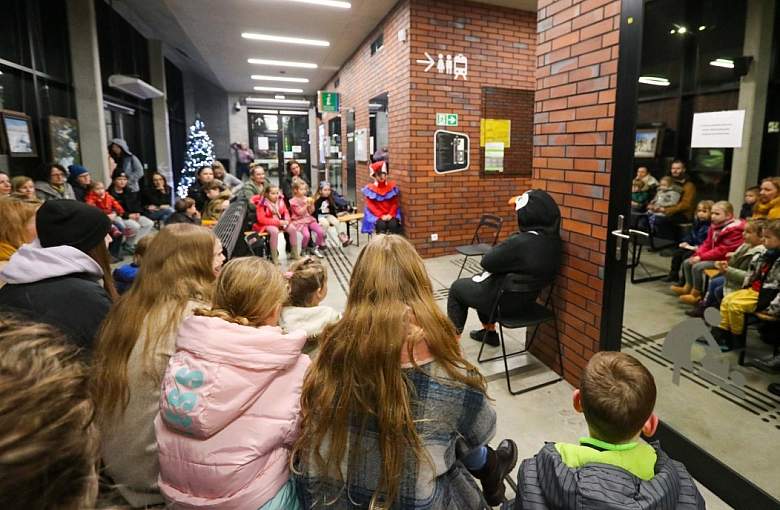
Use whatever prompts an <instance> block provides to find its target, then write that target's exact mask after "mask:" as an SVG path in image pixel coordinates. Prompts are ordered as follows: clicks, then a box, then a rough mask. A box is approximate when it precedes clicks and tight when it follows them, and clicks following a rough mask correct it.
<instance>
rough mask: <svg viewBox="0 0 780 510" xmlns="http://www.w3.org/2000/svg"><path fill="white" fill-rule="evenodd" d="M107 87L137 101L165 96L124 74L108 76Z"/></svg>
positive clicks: (139, 80) (140, 80)
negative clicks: (135, 98) (137, 99)
mask: <svg viewBox="0 0 780 510" xmlns="http://www.w3.org/2000/svg"><path fill="white" fill-rule="evenodd" d="M108 85H109V86H110V87H113V88H115V89H118V90H121V91H122V92H125V93H126V94H130V95H131V96H134V97H137V98H139V99H155V98H157V97H163V96H164V95H165V94H163V93H162V91H160V90H158V89H156V88H154V87H152V86H151V85H149V84H148V83H146V82H145V81H143V80H142V79H140V78H136V77H134V76H127V75H124V74H112V75H111V76H109V77H108Z"/></svg>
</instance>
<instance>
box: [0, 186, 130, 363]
mask: <svg viewBox="0 0 780 510" xmlns="http://www.w3.org/2000/svg"><path fill="white" fill-rule="evenodd" d="M35 228H36V231H37V233H38V239H37V240H36V241H33V242H32V243H30V244H25V245H23V246H22V247H21V248H19V249H18V250H17V252H16V253H15V254H14V256H13V258H12V259H11V260H10V261H9V262H8V265H6V266H5V267H4V268H3V270H2V271H0V280H2V281H5V282H7V284H6V285H4V286H3V287H2V288H0V307H5V308H11V309H16V310H19V311H20V312H24V313H26V314H28V315H29V316H30V317H34V318H35V319H36V320H38V321H40V322H45V323H47V324H51V325H53V326H56V327H57V328H59V329H60V330H62V331H63V332H64V333H65V334H66V335H67V336H68V337H69V338H70V339H71V341H72V342H73V343H74V344H76V345H77V346H79V347H81V348H83V349H85V350H86V351H87V353H90V352H91V350H92V347H93V344H94V341H95V337H96V336H97V332H98V328H99V327H100V324H101V322H103V318H104V317H105V316H106V313H108V309H109V308H110V307H111V302H112V300H113V299H114V298H115V297H116V290H115V289H114V282H113V279H112V278H111V268H110V265H109V255H108V248H107V247H106V244H107V239H110V238H109V236H108V233H109V230H110V229H111V221H110V220H109V219H108V217H107V216H106V215H105V214H103V213H102V212H100V211H99V210H98V209H96V208H94V207H90V206H88V205H87V204H82V203H81V202H78V201H76V200H50V201H49V202H46V203H44V204H43V205H42V206H41V208H40V209H38V212H37V213H36V215H35ZM101 279H102V283H103V285H101V284H100V283H99V281H100V280H101Z"/></svg>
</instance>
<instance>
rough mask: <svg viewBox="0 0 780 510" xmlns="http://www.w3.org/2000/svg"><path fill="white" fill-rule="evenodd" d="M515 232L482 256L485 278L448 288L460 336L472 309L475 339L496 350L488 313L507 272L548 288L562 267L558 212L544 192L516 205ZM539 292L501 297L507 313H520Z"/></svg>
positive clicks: (520, 199) (462, 281)
mask: <svg viewBox="0 0 780 510" xmlns="http://www.w3.org/2000/svg"><path fill="white" fill-rule="evenodd" d="M514 203H515V211H517V226H518V228H519V230H520V231H519V232H518V233H516V234H513V235H511V236H509V238H507V239H506V240H505V241H504V242H502V243H499V244H497V245H496V246H494V247H493V248H491V249H490V251H488V252H487V253H485V255H483V256H482V268H483V269H484V270H485V272H484V273H482V274H480V275H476V276H474V277H473V278H461V279H460V280H456V281H455V282H454V283H453V284H452V286H451V287H450V294H449V298H448V300H447V315H448V316H449V318H450V320H451V321H452V323H453V324H454V325H455V329H456V330H457V331H458V333H459V334H460V333H461V332H462V331H463V327H464V326H465V325H466V317H467V315H468V311H469V308H476V309H477V315H478V316H479V320H480V321H481V322H482V329H478V330H475V331H472V332H471V333H470V334H469V336H470V337H471V338H472V339H473V340H477V341H479V342H481V341H482V340H483V338H484V340H485V343H487V344H488V345H492V346H498V345H499V338H498V333H496V328H495V324H492V323H490V312H491V311H492V308H493V305H494V303H495V300H496V296H498V291H499V289H500V288H501V284H502V283H503V281H504V277H505V276H506V274H507V273H515V274H519V275H521V277H523V278H527V279H528V281H529V282H533V283H550V282H552V280H553V278H555V275H556V274H557V273H558V270H559V269H560V265H561V249H562V245H561V237H560V228H561V213H560V210H559V209H558V204H556V203H555V200H553V198H552V197H551V196H550V195H549V194H547V192H545V191H542V190H537V189H535V190H530V191H526V192H525V193H523V194H522V195H520V196H519V197H517V198H516V199H515V200H514ZM537 297H538V292H527V293H518V294H514V293H513V294H512V295H511V296H507V298H508V299H507V300H506V301H505V300H504V298H502V302H501V310H502V312H503V313H506V314H519V313H522V312H523V311H524V310H525V309H526V308H527V307H528V306H530V305H531V304H533V303H534V301H536V298H537Z"/></svg>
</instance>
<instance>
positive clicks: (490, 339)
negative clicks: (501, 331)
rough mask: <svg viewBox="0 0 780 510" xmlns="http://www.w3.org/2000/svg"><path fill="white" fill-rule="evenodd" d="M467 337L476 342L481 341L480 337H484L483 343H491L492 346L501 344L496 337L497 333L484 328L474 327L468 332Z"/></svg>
mask: <svg viewBox="0 0 780 510" xmlns="http://www.w3.org/2000/svg"><path fill="white" fill-rule="evenodd" d="M469 338H471V339H472V340H476V341H477V342H481V341H482V339H483V338H484V339H485V343H486V344H488V345H491V346H493V347H498V346H499V345H501V340H499V338H498V333H496V332H495V331H489V330H485V329H475V330H473V331H471V332H470V333H469Z"/></svg>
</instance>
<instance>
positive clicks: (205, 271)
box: [94, 225, 224, 508]
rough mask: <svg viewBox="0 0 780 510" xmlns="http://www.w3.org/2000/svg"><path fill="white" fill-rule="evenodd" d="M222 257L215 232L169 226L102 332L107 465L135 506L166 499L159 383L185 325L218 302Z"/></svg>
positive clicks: (98, 363)
mask: <svg viewBox="0 0 780 510" xmlns="http://www.w3.org/2000/svg"><path fill="white" fill-rule="evenodd" d="M139 247H140V243H139ZM223 261H224V257H223V255H222V245H221V244H220V242H219V240H218V239H217V238H216V237H214V235H213V234H212V233H211V231H210V230H208V229H205V228H202V227H197V226H194V225H172V226H170V227H165V228H164V229H162V230H161V231H160V233H159V234H157V235H156V236H155V237H154V239H153V240H152V242H151V244H150V246H149V248H148V250H147V253H146V255H145V257H144V260H143V264H142V265H141V268H140V270H139V271H138V276H137V281H136V282H135V284H134V285H133V286H132V287H130V289H129V290H128V291H127V292H126V293H125V295H124V296H122V299H121V300H120V301H119V302H118V303H117V305H116V306H115V307H114V308H113V309H112V310H111V312H110V313H109V314H108V317H106V321H105V323H104V325H103V328H102V329H101V334H100V337H99V341H98V342H97V348H96V352H95V363H94V366H95V369H96V370H95V372H96V374H95V381H94V386H95V388H96V389H97V391H96V392H95V398H96V404H97V419H98V423H99V424H100V428H101V430H102V431H103V438H102V457H103V463H104V464H105V469H106V473H107V474H108V475H109V476H111V478H112V479H113V481H114V482H115V483H116V485H117V488H118V490H119V492H120V493H121V495H122V496H123V497H124V498H125V499H126V500H127V502H128V503H129V504H130V505H131V506H133V507H134V508H144V507H145V506H147V505H148V506H152V505H158V504H162V503H163V497H162V496H161V495H160V489H159V487H158V484H157V477H158V475H159V463H158V458H157V443H156V441H155V435H154V417H155V416H156V415H157V414H158V412H159V410H160V382H161V380H162V376H163V373H164V372H165V368H166V366H167V365H168V358H170V357H171V356H172V355H173V353H174V351H175V348H176V331H177V330H178V328H179V325H180V324H181V322H182V321H183V320H184V318H185V317H188V316H190V315H191V314H192V311H193V310H194V309H195V308H197V307H200V306H204V305H205V304H206V303H207V302H208V301H209V300H210V299H211V294H212V292H213V285H214V280H215V278H216V274H217V273H218V272H219V270H220V267H221V265H222V262H223Z"/></svg>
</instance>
